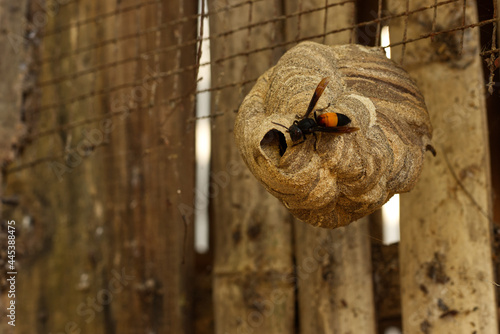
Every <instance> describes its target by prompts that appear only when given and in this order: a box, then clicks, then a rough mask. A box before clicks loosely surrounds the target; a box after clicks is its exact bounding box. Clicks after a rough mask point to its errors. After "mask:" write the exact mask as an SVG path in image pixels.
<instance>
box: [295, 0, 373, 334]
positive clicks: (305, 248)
mask: <svg viewBox="0 0 500 334" xmlns="http://www.w3.org/2000/svg"><path fill="white" fill-rule="evenodd" d="M334 3H337V2H336V1H327V2H325V1H307V2H300V3H297V2H296V1H287V2H285V8H286V13H287V14H289V15H290V14H292V13H297V12H299V11H307V10H312V9H316V8H322V7H323V6H325V4H326V5H332V4H334ZM354 23H355V8H354V4H353V3H346V4H342V5H335V6H332V7H329V8H328V9H326V10H320V11H314V12H312V13H311V12H310V13H307V14H303V15H299V16H296V17H293V18H292V19H289V20H287V25H286V28H287V30H286V36H287V40H292V39H294V38H303V37H309V36H317V35H322V34H326V33H328V32H331V31H336V30H339V29H341V28H345V27H349V26H353V25H354ZM353 36H354V34H353V32H352V31H349V30H344V31H341V32H338V33H334V34H327V35H326V36H325V37H317V38H316V39H315V40H316V41H317V42H320V43H325V44H346V43H349V42H351V41H352V40H353ZM294 236H295V257H296V267H295V280H296V284H297V286H298V311H299V314H298V318H299V325H300V332H301V333H344V332H346V333H347V332H352V333H375V309H374V306H375V305H374V299H373V298H374V297H373V284H372V269H371V268H372V266H371V256H370V239H369V229H368V219H361V220H360V221H357V222H355V223H352V224H351V225H350V226H347V227H345V228H344V227H342V228H338V229H336V230H327V229H322V228H315V227H312V226H310V225H307V224H306V223H304V222H301V221H298V220H295V222H294Z"/></svg>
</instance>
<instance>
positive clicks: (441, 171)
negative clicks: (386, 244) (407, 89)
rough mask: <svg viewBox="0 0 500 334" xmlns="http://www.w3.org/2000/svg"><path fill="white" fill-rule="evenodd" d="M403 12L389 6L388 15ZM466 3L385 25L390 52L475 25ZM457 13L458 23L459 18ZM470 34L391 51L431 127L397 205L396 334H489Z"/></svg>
mask: <svg viewBox="0 0 500 334" xmlns="http://www.w3.org/2000/svg"><path fill="white" fill-rule="evenodd" d="M434 4H435V2H434V1H418V3H413V5H412V6H411V7H408V8H406V7H405V5H404V4H402V3H401V2H399V1H389V2H388V6H389V10H390V12H391V14H396V13H402V12H406V11H407V10H409V11H411V10H413V9H416V8H421V7H423V6H432V5H434ZM475 6H476V3H475V1H467V2H466V5H465V6H464V2H457V3H453V4H448V5H446V6H440V7H438V8H437V9H436V10H434V9H427V10H425V11H421V12H418V13H415V14H412V15H411V16H409V19H408V21H407V23H406V22H405V20H404V19H397V20H396V19H395V20H392V21H391V22H390V34H391V43H395V42H399V41H402V40H403V39H404V38H406V39H412V38H416V37H419V36H421V35H423V34H426V33H429V32H431V31H433V30H435V31H438V30H447V29H452V28H455V27H459V26H463V25H464V24H470V23H473V22H477V14H476V7H475ZM464 10H465V16H464ZM478 33H479V31H478V29H477V28H475V29H466V30H464V31H463V32H462V31H461V30H458V31H455V32H451V33H447V34H441V35H437V36H435V37H433V38H432V39H431V38H425V39H422V40H419V41H417V42H413V43H409V44H407V45H406V46H404V56H403V59H402V57H401V56H402V54H403V47H402V46H398V47H395V48H392V50H391V51H392V55H393V56H394V57H395V58H396V61H400V62H401V61H403V65H404V67H405V68H406V69H407V70H408V71H409V72H410V74H411V75H412V77H413V78H414V79H415V80H416V82H417V85H418V86H419V87H420V89H421V90H422V92H423V95H424V97H425V100H426V103H427V106H428V109H429V113H430V116H431V121H432V124H433V127H434V134H433V142H434V145H435V148H436V151H437V156H436V157H432V156H431V155H430V154H428V155H427V157H426V161H425V166H424V170H423V172H422V175H421V179H420V181H419V183H418V184H417V186H416V187H415V189H414V190H413V191H412V192H410V193H409V194H405V195H402V196H401V242H400V267H401V292H402V312H403V331H404V333H422V332H423V333H498V327H497V310H496V304H495V287H494V283H493V275H492V261H491V240H490V219H491V208H490V197H489V196H490V194H491V193H490V190H491V188H490V171H489V153H488V141H487V137H486V129H487V127H486V117H485V116H486V111H485V100H484V94H485V86H484V82H485V81H484V78H483V76H482V69H481V59H480V57H479V55H478V54H479V51H480V46H479V38H478Z"/></svg>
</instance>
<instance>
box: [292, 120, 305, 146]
mask: <svg viewBox="0 0 500 334" xmlns="http://www.w3.org/2000/svg"><path fill="white" fill-rule="evenodd" d="M298 124H299V123H298V122H297V121H295V122H293V124H292V126H291V127H289V128H288V132H289V133H290V138H292V141H293V142H296V141H299V140H301V139H302V137H304V134H303V133H302V130H301V129H300V128H299V125H298Z"/></svg>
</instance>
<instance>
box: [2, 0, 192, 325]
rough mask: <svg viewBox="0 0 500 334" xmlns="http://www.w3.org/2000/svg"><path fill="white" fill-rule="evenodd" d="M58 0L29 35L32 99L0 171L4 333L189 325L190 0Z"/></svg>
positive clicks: (190, 301) (43, 10)
mask: <svg viewBox="0 0 500 334" xmlns="http://www.w3.org/2000/svg"><path fill="white" fill-rule="evenodd" d="M56 3H57V4H58V3H59V2H54V3H53V4H56ZM65 3H66V4H64V5H60V6H59V7H57V8H56V7H54V8H52V9H51V10H53V12H51V15H47V17H46V18H47V22H46V25H44V26H43V27H41V28H43V29H42V31H43V32H44V33H43V34H40V35H37V38H41V39H40V49H39V50H38V51H39V54H38V55H37V56H38V57H37V59H36V60H37V64H36V65H38V66H37V67H36V70H37V73H35V74H36V75H37V77H36V78H37V84H36V85H37V90H36V91H37V92H39V93H40V95H39V96H40V99H39V100H38V101H37V102H38V104H37V105H35V106H36V108H35V106H31V107H30V108H29V109H27V110H26V114H27V115H26V120H27V126H28V128H29V129H30V130H31V132H30V135H29V136H28V138H27V141H26V146H25V147H24V150H23V151H22V154H21V156H20V157H19V158H18V159H16V160H15V161H14V163H12V164H11V165H9V166H8V167H7V169H6V174H5V175H6V181H7V185H6V192H7V193H8V194H10V195H17V196H19V198H20V204H19V205H18V206H17V207H16V208H15V209H14V210H11V211H10V212H8V213H7V212H6V214H8V215H9V217H10V218H12V219H15V220H16V222H18V223H19V224H18V225H17V226H18V227H19V232H20V233H19V235H18V245H19V246H18V247H19V248H20V249H22V250H23V258H20V259H19V260H20V264H21V267H20V268H19V276H18V277H19V278H18V281H17V282H18V295H16V298H17V301H16V305H18V310H17V312H18V315H19V316H20V319H19V322H18V323H17V324H16V331H18V332H19V333H35V332H40V333H42V332H43V333H49V332H51V333H76V332H78V331H81V332H82V333H97V334H103V333H137V332H141V333H144V332H148V331H150V332H157V333H170V332H171V333H189V332H192V325H193V321H192V286H191V283H192V273H193V244H192V243H193V233H192V228H193V224H192V221H193V215H192V213H193V207H192V206H193V199H194V196H193V193H194V131H193V128H194V127H193V125H192V123H191V121H190V120H191V119H192V118H193V117H194V90H195V86H196V73H195V70H194V68H195V66H194V65H195V63H196V43H195V40H196V10H197V1H183V0H175V1H170V0H169V1H162V2H151V3H148V4H145V3H144V4H143V5H140V3H139V2H138V1H135V0H134V1H127V0H124V1H121V2H120V3H119V4H116V3H112V2H99V3H98V2H74V1H69V2H65ZM34 6H35V7H36V6H38V3H36V4H35V5H34ZM34 10H35V11H37V13H38V14H37V15H44V14H46V13H47V9H43V8H40V7H36V8H34ZM33 17H37V18H40V16H33ZM97 17H98V19H97ZM179 17H185V18H188V19H186V20H185V21H182V22H179V23H178V24H177V25H176V26H175V31H174V29H173V28H172V26H171V24H172V22H173V21H175V20H178V18H179ZM178 70H179V71H178ZM172 73H175V74H172ZM190 94H191V95H190ZM186 96H188V98H185V97H186ZM182 97H184V98H182ZM21 222H23V224H21ZM21 319H22V320H21Z"/></svg>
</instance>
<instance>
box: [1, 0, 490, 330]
mask: <svg viewBox="0 0 500 334" xmlns="http://www.w3.org/2000/svg"><path fill="white" fill-rule="evenodd" d="M0 3H1V4H2V5H1V6H0V25H2V34H1V35H0V43H1V45H2V49H3V53H4V57H3V58H2V62H1V63H0V71H1V72H0V73H1V74H2V76H3V78H4V80H3V82H2V83H1V84H0V89H1V92H2V95H1V96H2V99H3V100H4V101H3V103H2V104H0V108H2V110H1V111H0V119H1V125H0V138H1V143H0V159H1V160H2V174H1V181H2V185H1V190H0V195H1V199H2V206H1V211H0V213H1V217H2V234H1V235H0V237H1V238H0V244H1V245H2V247H1V259H2V260H3V261H4V262H3V263H4V265H5V268H6V269H5V271H3V272H2V277H1V286H2V294H1V299H0V305H2V308H1V311H0V312H1V313H2V317H1V319H2V323H1V325H0V328H1V329H2V332H3V333H16V334H19V333H175V334H177V333H217V334H230V333H231V334H232V333H245V334H246V333H259V334H264V333H272V334H275V333H303V334H305V333H368V334H369V333H385V332H386V330H387V329H388V328H390V327H394V328H399V329H401V330H402V331H403V332H404V333H405V334H406V333H426V334H430V333H439V334H441V333H478V334H479V333H499V330H498V319H497V313H498V304H497V297H496V294H497V291H498V284H497V283H496V282H497V281H498V278H497V277H498V273H497V272H498V269H499V268H500V266H499V264H498V262H499V261H498V259H497V256H498V255H497V254H499V250H498V249H499V247H498V245H499V244H500V243H498V240H500V236H499V233H498V232H496V231H498V227H497V225H496V224H495V220H497V221H498V217H500V209H499V208H500V203H499V200H498V199H497V198H496V197H494V196H493V194H494V191H496V192H498V191H499V190H498V189H500V177H499V176H498V175H500V173H499V171H500V161H499V157H500V154H498V153H500V152H499V143H500V140H499V135H498V134H497V133H500V132H499V131H498V126H499V120H500V116H499V115H500V114H499V113H498V105H499V102H500V89H499V85H498V75H499V70H498V67H499V65H498V59H499V53H500V50H499V49H498V47H497V45H498V43H497V38H498V37H499V36H498V32H499V29H497V25H498V15H497V7H498V5H499V4H497V3H496V2H495V0H493V1H491V0H484V1H481V0H477V2H476V1H473V0H443V1H438V0H432V1H431V0H419V1H412V2H410V1H396V0H387V1H381V0H380V1H376V0H361V1H354V0H346V1H341V0H336V1H331V0H313V1H301V0H298V1H291V0H285V1H277V0H269V1H268V0H208V4H206V5H205V4H203V3H201V2H200V3H198V1H197V0H189V1H187V0H170V1H163V0H149V1H147V0H146V1H139V0H122V1H119V2H109V1H103V2H97V1H87V0H81V1H72V0H54V1H39V2H36V1H25V0H23V1H12V0H2V1H1V2H0ZM203 18H208V19H209V27H210V34H209V37H208V38H204V37H203V29H204V28H203V25H200V24H199V22H200V20H201V19H203ZM383 26H388V27H389V32H390V38H391V40H390V47H391V52H392V58H393V59H394V60H395V61H396V62H397V63H399V64H401V65H402V66H403V67H404V68H405V69H406V70H407V71H408V72H409V73H410V75H411V76H412V77H413V78H414V80H415V81H416V82H417V84H418V86H419V87H420V89H421V91H422V93H423V95H424V97H425V100H426V104H427V107H428V110H429V113H430V116H431V120H432V124H433V128H434V137H433V143H434V146H435V148H436V150H437V156H436V157H432V156H431V155H430V154H429V156H427V157H426V161H425V166H424V171H423V173H422V175H421V179H420V181H419V183H418V184H417V186H416V188H415V189H414V190H413V191H411V192H410V193H408V194H404V195H402V196H401V241H400V243H399V244H393V245H390V246H387V245H382V243H381V229H380V224H381V223H380V213H375V214H373V215H372V216H371V217H365V218H363V219H361V220H359V221H357V222H355V223H353V224H351V225H349V226H348V227H346V228H339V229H336V230H326V229H319V228H314V227H311V226H309V225H307V224H305V223H303V222H301V221H298V220H296V219H294V218H293V217H292V216H291V215H290V214H289V213H288V211H287V210H286V209H285V208H284V206H283V205H282V204H280V203H279V201H278V200H277V199H276V198H274V197H272V196H271V195H270V194H268V193H267V192H266V191H265V190H264V188H263V187H262V186H261V185H259V184H258V182H257V181H256V180H255V178H254V177H253V176H252V175H251V173H250V172H249V170H248V169H247V168H246V166H245V165H244V163H243V162H242V160H241V158H240V155H239V152H238V150H237V149H236V146H235V144H234V139H233V127H234V120H235V116H236V112H237V110H238V106H239V104H240V103H241V101H242V99H243V98H244V96H245V95H246V94H247V93H248V91H249V90H250V89H251V87H252V86H253V84H254V83H255V82H256V80H257V78H258V77H259V75H261V74H262V73H263V72H264V71H265V70H267V69H268V68H269V67H271V66H273V65H274V64H275V63H276V62H277V60H278V59H279V58H280V56H281V55H282V54H283V53H284V52H285V51H286V50H288V49H289V48H291V47H292V46H294V45H296V44H297V43H298V42H300V41H305V40H313V41H317V42H320V43H324V44H331V45H333V44H347V43H360V44H365V45H380V37H381V29H382V27H383ZM204 43H210V57H211V60H210V62H209V65H210V71H211V78H212V79H211V87H210V88H209V89H208V90H200V89H197V78H198V72H199V69H200V66H203V65H208V64H203V63H201V50H202V45H203V44H204ZM495 75H496V76H495ZM488 91H489V92H488ZM203 92H210V93H211V117H210V119H211V129H212V159H211V166H210V168H211V169H210V180H211V184H210V188H209V190H208V192H207V193H206V194H204V198H205V200H207V201H208V202H209V208H210V230H209V232H210V248H209V250H208V252H207V253H204V254H199V253H197V252H196V251H195V250H194V246H193V244H194V218H195V214H196V207H195V205H196V204H197V203H195V202H196V201H195V192H196V185H195V131H194V129H195V124H196V122H197V121H199V118H197V117H196V114H195V106H196V97H197V96H198V95H197V94H200V93H203ZM488 113H489V114H488ZM487 117H488V118H489V121H487ZM490 156H491V161H490ZM492 182H493V186H492ZM11 221H15V233H14V234H13V235H15V251H16V252H15V258H14V260H15V262H14V267H12V268H10V269H9V267H8V265H9V262H8V261H9V260H12V258H9V257H8V255H9V254H8V253H7V250H8V249H9V248H8V245H12V242H11V243H10V244H9V240H13V239H12V238H10V239H9V230H8V222H11ZM13 271H15V272H17V274H13V276H14V277H15V280H14V281H15V299H14V298H12V297H11V296H10V294H9V291H10V290H9V289H11V287H12V280H7V279H8V278H10V277H11V276H12V275H11V274H7V273H8V272H13ZM12 300H15V320H16V322H15V325H16V326H15V327H13V326H11V324H9V323H8V322H9V321H12V320H11V318H8V316H9V315H11V313H12V312H11V311H9V310H7V307H9V305H11V304H10V303H11V301H12ZM9 319H10V320H9Z"/></svg>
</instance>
